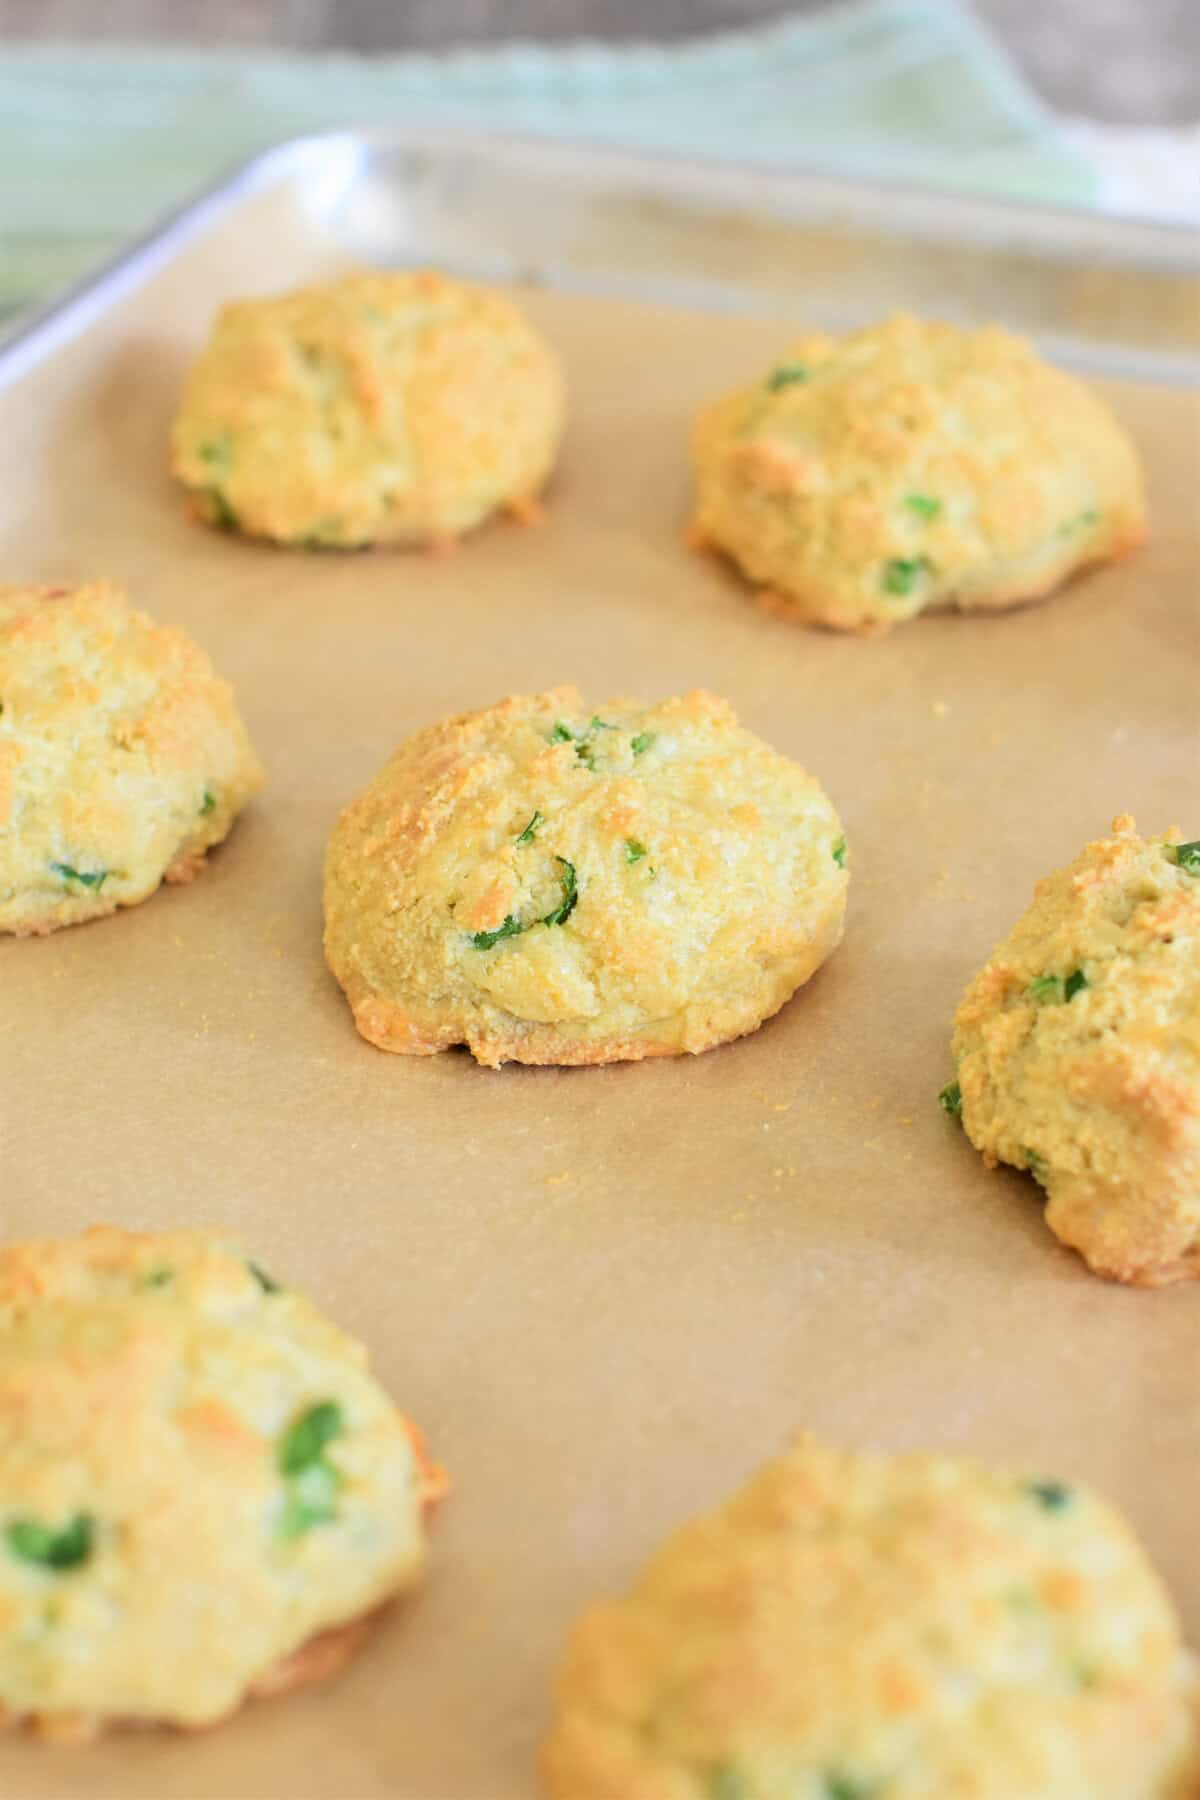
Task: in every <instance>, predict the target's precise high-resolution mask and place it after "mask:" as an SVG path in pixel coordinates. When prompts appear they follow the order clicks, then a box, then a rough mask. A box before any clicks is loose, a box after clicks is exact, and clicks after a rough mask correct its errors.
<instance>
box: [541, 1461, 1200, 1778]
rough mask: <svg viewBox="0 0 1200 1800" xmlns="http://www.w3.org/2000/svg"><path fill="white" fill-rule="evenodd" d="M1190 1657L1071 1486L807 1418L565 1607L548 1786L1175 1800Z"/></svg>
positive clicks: (1188, 1728) (1186, 1723) (1190, 1766)
mask: <svg viewBox="0 0 1200 1800" xmlns="http://www.w3.org/2000/svg"><path fill="white" fill-rule="evenodd" d="M1194 1697H1195V1695H1194V1669H1193V1668H1192V1666H1191V1665H1190V1663H1189V1660H1188V1659H1187V1658H1186V1656H1185V1655H1184V1654H1183V1652H1182V1650H1181V1646H1180V1636H1179V1626H1178V1622H1177V1620H1176V1618H1175V1615H1174V1613H1173V1611H1172V1608H1171V1605H1170V1602H1169V1600H1168V1598H1167V1596H1166V1594H1165V1593H1164V1591H1163V1588H1162V1586H1161V1584H1160V1582H1159V1581H1158V1579H1157V1577H1156V1575H1155V1573H1154V1571H1153V1569H1152V1568H1151V1566H1150V1564H1149V1562H1148V1561H1147V1559H1146V1557H1145V1555H1144V1553H1143V1552H1142V1550H1141V1548H1140V1546H1139V1545H1138V1543H1137V1542H1136V1540H1135V1539H1134V1537H1133V1535H1132V1533H1131V1532H1130V1530H1129V1528H1128V1526H1127V1525H1126V1524H1125V1523H1124V1521H1123V1520H1122V1519H1121V1518H1120V1517H1119V1516H1118V1515H1117V1514H1116V1513H1115V1512H1114V1511H1112V1509H1111V1508H1109V1507H1108V1506H1106V1505H1104V1504H1103V1503H1102V1502H1101V1501H1100V1500H1098V1499H1097V1498H1096V1497H1095V1496H1094V1495H1093V1494H1090V1493H1089V1492H1088V1491H1087V1490H1086V1489H1084V1488H1081V1487H1077V1486H1075V1485H1073V1484H1067V1483H1064V1482H1061V1481H1058V1480H1054V1479H1051V1478H1049V1477H1047V1476H1045V1475H1044V1474H1041V1473H1033V1472H1028V1471H1018V1470H1005V1469H994V1468H987V1467H984V1466H982V1465H980V1464H977V1463H974V1462H969V1461H967V1460H965V1459H962V1458H958V1457H950V1456H932V1455H907V1456H883V1455H867V1454H857V1453H849V1452H845V1451H840V1450H834V1449H830V1448H827V1447H826V1446H824V1445H822V1444H819V1443H817V1442H816V1441H815V1440H814V1439H812V1438H808V1437H805V1438H803V1439H801V1440H800V1442H799V1443H798V1444H797V1445H796V1446H795V1447H794V1448H793V1449H792V1450H791V1451H789V1452H788V1453H787V1454H786V1455H784V1456H781V1457H779V1458H778V1459H777V1460H776V1461H774V1462H771V1463H769V1464H767V1466H766V1467H765V1468H763V1469H762V1470H760V1471H759V1473H758V1474H757V1475H755V1476H754V1478H753V1479H752V1480H751V1481H750V1482H749V1483H748V1484H747V1485H746V1486H745V1487H744V1488H742V1489H741V1491H740V1492H739V1493H737V1494H735V1495H734V1497H733V1498H732V1499H731V1500H730V1501H728V1502H727V1504H725V1505H724V1506H722V1507H720V1508H719V1509H718V1510H717V1511H715V1512H712V1513H709V1514H706V1515H704V1516H702V1517H700V1518H697V1519H694V1520H693V1521H692V1522H691V1523H690V1524H687V1525H685V1526H684V1527H683V1528H682V1529H681V1530H679V1531H677V1532H676V1533H675V1534H674V1535H673V1536H672V1537H671V1538H669V1539H668V1540H667V1542H666V1543H665V1545H664V1546H663V1547H662V1548H661V1549H660V1550H659V1551H658V1552H657V1553H656V1554H655V1555H654V1556H653V1557H652V1558H651V1559H650V1561H649V1563H648V1564H647V1566H646V1567H645V1569H644V1570H643V1572H642V1573H641V1575H640V1576H639V1577H638V1578H637V1579H636V1581H635V1582H634V1585H633V1587H632V1588H631V1590H630V1591H629V1592H628V1593H627V1594H625V1595H624V1596H623V1597H621V1598H618V1599H615V1600H612V1601H609V1602H607V1603H602V1604H600V1605H597V1606H594V1607H592V1608H591V1609H590V1611H588V1612H586V1613H585V1614H584V1616H583V1618H582V1620H581V1621H580V1622H579V1624H578V1625H577V1627H576V1629H575V1631H574V1634H573V1636H572V1638H571V1640H570V1644H569V1646H568V1649H567V1653H566V1658H565V1661H564V1664H563V1667H562V1671H561V1675H560V1678H559V1684H558V1697H557V1708H556V1716H555V1720H554V1724H553V1727H552V1729H551V1732H550V1735H549V1739H548V1741H547V1743H546V1745H545V1748H544V1759H543V1769H544V1774H545V1779H546V1785H547V1789H548V1792H549V1794H550V1795H551V1796H553V1800H1185V1797H1187V1796H1190V1794H1191V1793H1192V1792H1193V1791H1194V1790H1193V1788H1192V1787H1191V1785H1190V1778H1192V1777H1195V1776H1196V1775H1197V1774H1198V1773H1200V1767H1198V1765H1197V1761H1196V1752H1197V1739H1196V1730H1195V1715H1194V1711H1193V1708H1192V1705H1191V1702H1192V1700H1193V1699H1194Z"/></svg>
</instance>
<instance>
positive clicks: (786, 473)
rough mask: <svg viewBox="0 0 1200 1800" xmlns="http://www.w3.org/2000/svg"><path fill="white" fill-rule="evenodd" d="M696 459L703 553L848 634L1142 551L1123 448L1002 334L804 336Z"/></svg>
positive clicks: (723, 419) (911, 322)
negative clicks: (720, 555) (707, 550)
mask: <svg viewBox="0 0 1200 1800" xmlns="http://www.w3.org/2000/svg"><path fill="white" fill-rule="evenodd" d="M693 460H694V464H695V474H696V505H695V516H694V523H693V534H694V538H695V540H696V542H697V543H698V544H700V545H702V546H709V547H711V548H713V549H716V550H720V551H722V552H724V553H725V554H726V555H727V556H729V557H731V558H732V559H733V561H734V562H735V563H737V564H739V565H740V567H741V569H742V571H743V573H744V574H745V575H746V577H747V579H748V580H749V581H751V582H752V583H754V584H755V586H757V587H758V588H759V589H760V590H761V591H762V592H761V597H762V599H763V600H764V601H765V602H766V603H767V604H768V605H769V606H770V607H771V609H772V610H774V611H777V612H780V613H782V614H784V615H785V616H787V617H789V618H793V619H797V620H800V621H802V622H804V623H806V624H813V625H828V626H834V627H836V628H838V629H840V630H848V631H883V630H886V629H888V628H889V627H890V626H892V625H895V624H897V623H899V622H900V621H901V620H904V619H911V618H913V617H914V616H915V614H917V613H919V612H924V611H925V610H926V608H928V607H932V606H944V605H953V606H957V607H959V608H961V609H962V610H963V611H964V612H965V611H972V610H976V609H983V608H994V607H1003V606H1015V605H1018V604H1019V603H1021V602H1023V601H1026V600H1035V599H1038V598H1040V597H1041V596H1043V595H1045V594H1049V593H1051V592H1052V591H1053V590H1054V589H1055V588H1057V587H1059V586H1060V585H1061V584H1062V583H1063V582H1064V581H1066V580H1067V579H1068V578H1069V577H1070V576H1072V575H1074V574H1075V573H1076V571H1077V570H1079V569H1081V568H1083V567H1084V566H1085V565H1087V564H1089V563H1097V562H1106V561H1108V560H1110V559H1111V558H1113V557H1118V556H1122V555H1124V554H1125V552H1126V551H1128V550H1131V549H1132V548H1133V547H1134V546H1135V545H1137V544H1139V543H1140V542H1141V540H1142V538H1143V536H1144V534H1145V508H1144V502H1143V497H1142V478H1141V472H1140V470H1139V467H1138V463H1137V458H1136V456H1135V454H1134V451H1133V448H1132V446H1131V444H1130V442H1129V439H1128V438H1127V437H1126V435H1125V433H1124V431H1123V430H1122V429H1121V428H1120V426H1118V425H1117V423H1116V421H1115V420H1114V419H1113V418H1112V416H1111V414H1110V413H1109V411H1108V409H1107V407H1106V406H1105V405H1104V404H1103V403H1102V401H1101V400H1100V399H1099V398H1098V397H1097V396H1096V395H1095V394H1093V393H1092V392H1091V391H1090V390H1089V389H1088V388H1087V387H1086V386H1085V385H1084V384H1083V383H1082V382H1081V381H1079V380H1078V379H1077V378H1076V377H1075V376H1073V375H1068V374H1066V373H1064V372H1063V371H1062V370H1061V369H1056V368H1052V367H1051V366H1050V365H1049V364H1047V363H1045V362H1043V361H1042V360H1041V358H1040V357H1039V356H1038V355H1037V354H1036V352H1035V351H1034V350H1033V348H1032V346H1031V345H1030V344H1028V343H1026V342H1025V340H1024V339H1022V338H1019V337H1015V336H1014V335H1013V334H1012V333H1011V332H1008V331H1004V330H1001V329H1000V328H999V327H998V326H988V327H986V328H984V329H983V330H978V331H965V330H962V329H960V328H959V327H957V326H954V325H946V324H935V323H929V322H925V321H922V320H919V319H915V318H910V317H907V316H905V315H901V316H898V317H896V318H893V319H889V320H888V321H887V322H886V323H884V324H881V325H875V326H872V327H871V328H870V329H869V330H866V331H857V332H854V333H853V334H851V335H850V336H848V337H844V338H835V337H826V336H813V337H807V338H802V339H801V340H800V341H799V342H798V343H796V344H795V345H794V346H793V347H792V348H791V349H790V350H789V351H787V352H786V354H785V355H783V356H782V357H781V358H780V360H779V361H778V362H777V363H775V364H774V365H773V367H771V368H770V369H768V370H767V371H766V373H765V374H764V376H763V378H762V379H761V380H760V381H758V382H757V383H756V384H755V385H754V386H753V387H751V388H746V389H744V390H742V391H741V392H738V393H735V394H731V395H729V396H728V397H727V398H725V399H723V400H719V401H717V402H716V404H715V405H712V406H709V407H708V408H706V409H705V411H704V412H702V413H701V415H700V417H699V419H698V420H697V423H696V427H695V432H694V436H693Z"/></svg>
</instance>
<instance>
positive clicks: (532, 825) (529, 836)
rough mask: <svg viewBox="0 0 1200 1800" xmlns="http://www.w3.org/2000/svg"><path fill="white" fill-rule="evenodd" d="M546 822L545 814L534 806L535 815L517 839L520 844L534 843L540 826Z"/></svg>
mask: <svg viewBox="0 0 1200 1800" xmlns="http://www.w3.org/2000/svg"><path fill="white" fill-rule="evenodd" d="M545 823H546V817H545V814H544V813H541V812H539V811H538V809H537V808H536V807H534V809H533V817H532V819H530V821H529V823H528V825H527V826H526V827H525V829H524V831H523V832H522V833H521V835H520V837H519V838H518V839H517V842H518V844H532V842H533V840H534V838H535V837H536V836H537V831H538V826H539V825H544V824H545Z"/></svg>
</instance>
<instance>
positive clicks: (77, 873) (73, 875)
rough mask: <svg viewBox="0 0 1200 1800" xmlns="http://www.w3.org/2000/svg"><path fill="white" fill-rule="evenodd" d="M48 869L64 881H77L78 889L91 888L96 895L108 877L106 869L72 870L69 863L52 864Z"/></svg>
mask: <svg viewBox="0 0 1200 1800" xmlns="http://www.w3.org/2000/svg"><path fill="white" fill-rule="evenodd" d="M50 867H51V868H52V869H53V870H54V873H55V874H56V875H61V876H62V878H63V880H64V881H77V882H78V883H79V885H80V887H85V888H92V889H93V890H94V891H95V892H97V893H99V891H100V889H101V888H102V887H103V886H104V883H105V882H106V881H107V880H108V876H109V871H108V870H107V869H73V868H72V867H71V865H70V863H61V862H52V863H51V864H50Z"/></svg>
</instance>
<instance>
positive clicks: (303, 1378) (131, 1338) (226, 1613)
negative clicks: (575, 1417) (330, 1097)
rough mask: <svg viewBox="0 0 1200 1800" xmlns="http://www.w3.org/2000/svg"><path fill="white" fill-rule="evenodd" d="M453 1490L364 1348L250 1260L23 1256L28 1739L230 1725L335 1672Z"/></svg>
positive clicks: (17, 1459)
mask: <svg viewBox="0 0 1200 1800" xmlns="http://www.w3.org/2000/svg"><path fill="white" fill-rule="evenodd" d="M441 1486H442V1477H441V1475H440V1471H438V1470H437V1469H436V1468H434V1467H433V1465H431V1464H430V1463H429V1462H428V1460H427V1458H426V1457H425V1454H424V1451H423V1447H422V1443H421V1439H420V1435H419V1433H417V1432H416V1431H415V1429H414V1428H413V1427H412V1426H410V1425H409V1424H408V1422H407V1421H406V1420H405V1419H403V1418H402V1417H401V1416H400V1414H399V1413H398V1412H397V1411H396V1409H395V1407H394V1406H393V1404H392V1402H391V1401H390V1400H389V1398H388V1396H387V1395H386V1394H385V1393H384V1391H383V1389H382V1388H381V1387H380V1386H379V1383H378V1382H377V1381H376V1380H375V1379H374V1378H373V1376H372V1375H370V1374H369V1372H368V1369H367V1356H366V1352H365V1350H364V1349H363V1346H362V1345H361V1344H359V1343H357V1342H356V1341H355V1340H354V1339H353V1338H350V1337H347V1336H345V1335H344V1334H343V1333H342V1332H341V1331H339V1330H338V1329H337V1328H336V1327H335V1326H334V1325H332V1324H331V1323H330V1322H329V1321H328V1320H327V1319H325V1318H324V1317H323V1316H322V1315H321V1313H319V1312H318V1311H317V1309H316V1307H315V1306H313V1305H312V1303H311V1302H310V1301H309V1300H307V1299H305V1298H304V1297H303V1296H302V1295H300V1294H297V1293H294V1292H292V1291H291V1290H289V1289H287V1288H285V1287H281V1286H279V1285H278V1284H277V1282H275V1281H274V1280H272V1278H271V1277H270V1276H269V1275H268V1274H267V1273H266V1272H265V1271H264V1270H262V1269H261V1268H260V1267H258V1266H257V1265H256V1264H254V1263H252V1262H247V1261H246V1260H245V1259H244V1257H243V1256H242V1254H241V1252H240V1250H239V1249H238V1248H237V1247H236V1245H234V1244H233V1243H231V1242H230V1241H229V1240H227V1239H225V1238H223V1237H219V1236H215V1235H213V1234H212V1233H209V1232H204V1231H168V1232H160V1233H156V1234H153V1235H149V1234H147V1235H142V1234H137V1233H131V1232H124V1231H118V1230H115V1229H112V1228H110V1227H97V1228H95V1229H93V1230H91V1231H88V1232H85V1233H84V1234H83V1235H82V1236H80V1237H76V1238H71V1239H64V1240H60V1241H57V1242H45V1243H34V1244H21V1245H16V1246H13V1247H11V1248H8V1249H5V1250H3V1251H0V1712H2V1713H3V1714H4V1721H5V1723H7V1724H8V1725H10V1726H15V1725H22V1724H24V1725H26V1726H29V1727H31V1728H32V1729H34V1730H35V1731H38V1732H39V1733H41V1734H42V1735H45V1736H49V1737H59V1738H63V1737H85V1736H87V1735H89V1734H94V1733H95V1732H96V1731H97V1730H99V1729H102V1728H103V1727H104V1726H106V1725H115V1724H130V1723H137V1724H167V1723H170V1724H175V1725H181V1726H192V1727H195V1726H204V1725H211V1724H215V1723H216V1722H218V1721H219V1720H221V1719H223V1718H225V1717H226V1716H227V1715H228V1714H229V1713H231V1712H233V1711H234V1710H235V1709H236V1708H237V1707H238V1706H240V1705H241V1703H242V1702H243V1700H244V1699H245V1698H246V1697H247V1696H248V1695H249V1694H251V1693H255V1692H259V1693H267V1692H279V1691H282V1690H283V1689H284V1688H286V1687H289V1686H295V1685H297V1684H298V1683H299V1682H301V1681H303V1680H309V1679H316V1678H318V1677H321V1676H323V1675H326V1674H329V1673H331V1672H332V1671H333V1670H334V1669H335V1668H336V1667H337V1666H338V1665H339V1664H340V1662H341V1661H343V1660H345V1658H346V1656H347V1655H349V1654H350V1653H351V1652H352V1650H353V1649H354V1648H355V1646H356V1644H357V1642H358V1641H359V1640H360V1639H361V1637H362V1636H363V1634H364V1630H365V1623H364V1622H365V1621H366V1619H367V1618H368V1617H369V1615H371V1614H372V1612H373V1611H374V1610H375V1609H377V1608H378V1607H379V1606H380V1605H381V1604H383V1603H384V1602H385V1601H387V1600H388V1599H390V1598H391V1597H392V1596H393V1595H395V1594H397V1593H398V1592H400V1591H401V1590H402V1589H405V1588H407V1587H409V1586H411V1585H412V1584H413V1582H414V1581H415V1580H416V1579H417V1578H418V1575H419V1573H420V1569H421V1565H422V1562H423V1560H424V1554H425V1549H424V1529H423V1513H424V1510H425V1508H426V1507H427V1505H428V1504H429V1503H430V1502H431V1500H432V1499H434V1498H436V1496H437V1494H438V1493H439V1492H440V1491H441Z"/></svg>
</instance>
